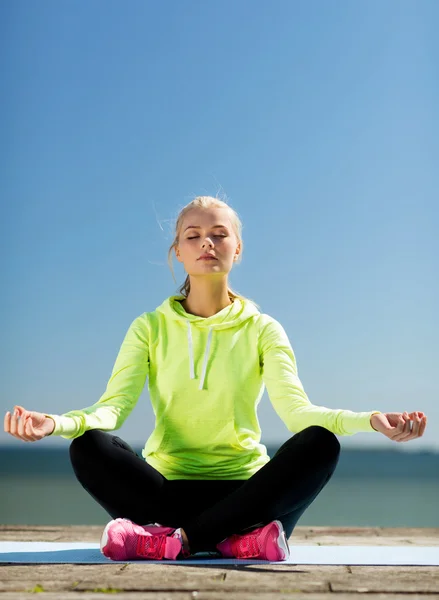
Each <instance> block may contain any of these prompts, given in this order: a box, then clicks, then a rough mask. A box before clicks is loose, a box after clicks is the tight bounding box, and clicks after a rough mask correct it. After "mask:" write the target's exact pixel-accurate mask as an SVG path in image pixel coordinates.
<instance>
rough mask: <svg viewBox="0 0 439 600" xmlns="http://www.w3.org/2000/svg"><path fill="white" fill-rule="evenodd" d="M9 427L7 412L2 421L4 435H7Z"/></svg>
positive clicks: (8, 414)
mask: <svg viewBox="0 0 439 600" xmlns="http://www.w3.org/2000/svg"><path fill="white" fill-rule="evenodd" d="M10 427H11V413H10V412H9V411H8V412H7V413H6V414H5V418H4V420H3V428H4V430H5V432H6V433H9V428H10Z"/></svg>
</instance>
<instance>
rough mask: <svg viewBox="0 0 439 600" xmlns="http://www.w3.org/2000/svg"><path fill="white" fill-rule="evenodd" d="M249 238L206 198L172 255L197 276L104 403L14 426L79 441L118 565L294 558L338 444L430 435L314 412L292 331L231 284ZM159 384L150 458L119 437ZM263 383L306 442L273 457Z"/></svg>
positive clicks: (382, 418)
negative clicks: (200, 555)
mask: <svg viewBox="0 0 439 600" xmlns="http://www.w3.org/2000/svg"><path fill="white" fill-rule="evenodd" d="M241 231H242V226H241V222H240V220H239V217H238V215H237V213H236V212H235V211H234V210H233V209H232V208H231V207H230V206H229V205H228V204H226V203H224V202H222V201H221V200H218V199H216V198H212V197H205V196H202V197H197V198H195V200H193V201H192V202H190V203H189V204H188V205H187V206H185V207H184V208H183V209H182V211H181V212H180V214H179V216H178V219H177V223H176V231H175V239H174V241H173V243H172V245H171V247H170V249H169V255H168V257H169V259H170V265H171V268H172V253H173V252H175V255H176V257H177V260H178V261H179V262H181V263H183V265H184V268H185V271H186V272H187V273H188V276H187V278H186V281H185V283H184V285H183V286H182V288H181V289H180V294H179V295H177V296H171V297H169V298H167V299H166V300H165V301H164V302H163V303H162V304H161V305H160V306H159V307H158V308H157V309H156V310H154V311H152V312H149V313H143V314H142V315H140V316H139V317H137V318H136V319H134V321H133V322H132V323H131V325H130V327H129V329H128V331H127V333H126V336H125V338H124V340H123V343H122V346H121V348H120V351H119V354H118V356H117V359H116V362H115V365H114V367H113V371H112V374H111V377H110V379H109V381H108V384H107V388H106V391H105V392H104V394H103V395H102V397H101V398H100V399H99V401H98V402H97V403H96V404H94V405H93V406H90V407H88V408H84V409H82V410H73V411H70V412H68V413H65V414H64V415H52V414H42V413H37V412H34V411H29V410H26V409H24V408H23V407H20V406H16V407H15V411H14V414H12V415H11V414H10V413H9V412H8V413H7V414H6V416H5V431H7V432H9V433H10V434H12V435H14V436H15V437H17V438H20V439H22V440H24V441H37V440H40V439H42V438H43V437H45V436H48V435H60V436H61V437H64V438H66V439H72V440H73V441H72V442H71V445H70V457H71V462H72V466H73V469H74V472H75V475H76V477H77V479H78V480H79V482H80V483H81V485H82V486H83V487H84V488H85V489H86V490H87V492H88V493H89V494H90V495H91V496H92V497H93V498H94V499H95V500H96V501H97V502H98V503H99V504H100V505H101V506H102V507H103V508H104V509H105V510H106V511H107V512H108V513H109V515H111V517H112V520H111V521H110V522H109V523H108V524H107V526H106V527H105V529H104V532H103V535H102V539H101V550H102V552H103V553H104V554H105V556H107V557H109V558H111V559H113V560H127V559H133V558H140V559H171V560H175V559H177V558H184V557H187V556H189V555H190V554H195V553H196V552H214V553H216V555H218V556H223V557H236V558H256V559H260V560H275V561H283V560H286V559H287V558H288V556H289V547H288V543H287V539H288V538H289V536H290V535H291V533H292V531H293V529H294V527H295V525H296V523H297V521H298V520H299V518H300V516H301V515H302V514H303V512H304V511H305V510H306V508H307V507H308V506H309V505H310V504H311V503H312V502H313V500H314V499H315V498H316V497H317V495H318V494H319V493H320V492H321V491H322V489H323V488H324V486H325V485H326V484H327V483H328V481H329V479H330V478H331V476H332V474H333V473H334V470H335V468H336V465H337V462H338V458H339V453H340V444H339V442H338V439H337V437H336V435H352V434H354V433H356V432H368V431H370V432H373V431H378V432H380V433H381V434H383V435H385V436H386V437H388V438H390V439H392V440H393V441H396V442H405V441H408V440H411V439H414V438H417V437H420V436H422V435H423V433H424V430H425V427H426V417H425V416H424V414H423V413H422V412H412V413H410V414H407V413H406V412H404V413H381V412H380V411H367V412H359V413H355V412H352V411H349V410H341V409H336V410H333V409H329V408H325V407H323V406H315V405H313V404H311V403H310V401H309V399H308V397H307V395H306V393H305V391H304V388H303V386H302V383H301V381H300V379H299V377H298V374H297V366H296V359H295V355H294V352H293V349H292V347H291V345H290V342H289V340H288V337H287V335H286V333H285V331H284V329H283V328H282V326H281V325H280V323H279V322H277V321H276V320H275V319H273V318H272V317H270V316H269V315H266V314H261V312H260V311H259V310H258V308H257V306H256V305H255V304H254V303H253V302H251V301H250V300H248V299H247V298H244V297H243V296H240V295H239V294H237V293H235V292H234V291H233V290H232V289H231V288H230V287H229V285H228V276H229V273H230V271H231V269H232V267H233V264H234V262H237V261H239V260H240V259H241V256H242V249H243V242H242V236H241ZM147 377H148V389H149V394H150V398H151V402H152V405H153V408H154V413H155V416H156V423H155V429H154V431H153V432H152V434H151V435H150V437H149V439H148V440H147V442H146V445H145V447H144V449H143V451H142V456H143V457H140V456H138V455H137V454H136V453H135V452H134V450H133V449H132V448H131V447H130V446H129V445H128V444H127V443H126V442H124V441H123V440H122V439H120V438H119V437H117V436H114V435H111V434H109V433H108V432H109V431H113V430H115V429H118V428H120V427H121V425H122V424H123V423H124V421H125V419H126V418H127V417H128V415H129V414H130V412H131V411H132V409H133V408H134V406H135V405H136V402H137V400H138V398H139V396H140V394H141V392H142V389H143V387H144V385H145V381H146V378H147ZM264 386H266V387H267V391H268V394H269V397H270V401H271V402H272V404H273V406H274V408H275V410H276V412H277V413H278V415H279V416H280V418H281V419H282V420H283V421H284V423H285V424H286V426H287V428H288V429H289V431H291V432H294V433H295V434H294V435H293V436H292V437H291V438H290V439H288V440H287V441H286V442H285V443H284V444H282V446H281V447H280V448H279V449H278V451H277V452H276V454H275V456H274V457H273V458H272V459H271V460H270V459H269V457H268V455H267V451H266V447H265V446H264V445H262V444H261V443H260V439H261V430H260V427H259V421H258V417H257V413H256V409H257V405H258V404H259V401H260V399H261V396H262V394H263V391H264ZM142 523H143V525H142Z"/></svg>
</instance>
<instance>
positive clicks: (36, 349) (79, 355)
mask: <svg viewBox="0 0 439 600" xmlns="http://www.w3.org/2000/svg"><path fill="white" fill-rule="evenodd" d="M438 17H439V5H438V4H437V3H436V2H434V1H431V2H428V1H423V0H420V1H419V2H416V3H414V2H407V1H404V0H401V1H396V0H389V1H388V2H384V3H383V2H378V1H376V0H372V1H367V2H366V1H358V2H350V1H342V0H341V1H339V2H337V3H328V2H324V1H318V0H314V1H313V2H302V1H300V2H296V1H289V0H284V1H279V0H278V1H274V2H270V3H268V2H262V1H252V2H250V1H247V0H240V1H239V2H235V3H233V2H201V1H194V0H188V1H186V2H177V1H172V2H170V1H165V2H160V3H157V2H154V3H153V2H146V1H145V2H143V1H142V2H140V1H130V2H114V1H105V2H104V1H103V0H95V1H94V2H85V1H82V0H81V1H76V2H70V1H63V2H58V1H56V2H55V1H49V0H44V1H42V2H39V3H31V2H26V1H23V0H16V1H15V2H13V3H3V4H2V6H1V7H0V68H1V73H2V82H3V94H2V95H1V98H0V105H1V115H2V124H1V128H2V132H3V133H2V143H1V147H0V152H1V166H0V169H1V180H2V186H1V187H2V194H1V195H2V217H3V218H2V219H1V225H0V227H1V229H0V233H1V244H2V273H1V274H2V283H3V293H2V294H1V296H0V311H1V315H2V318H1V330H2V342H3V343H2V345H1V372H0V376H1V381H2V385H1V398H0V407H1V408H2V409H3V414H4V412H6V410H8V409H12V407H13V405H14V404H16V403H17V404H21V405H23V406H25V407H26V408H28V409H32V410H38V411H41V412H52V413H58V414H61V413H63V412H66V411H67V410H70V409H73V408H82V407H85V406H90V405H91V404H93V403H94V402H96V401H97V400H98V399H99V397H100V396H101V394H102V393H103V391H104V390H105V386H106V383H107V381H108V378H109V376H110V373H111V369H112V366H113V363H114V360H115V358H116V355H117V352H118V349H119V347H120V344H121V342H122V339H123V336H124V335H125V332H126V330H127V328H128V326H129V324H130V323H131V321H132V320H133V319H134V318H135V317H136V316H138V315H139V314H141V313H143V312H145V311H151V310H154V309H155V308H156V306H158V305H159V304H160V303H161V302H162V300H163V299H164V298H165V297H167V296H169V295H171V294H173V293H175V292H176V289H177V286H176V284H175V283H174V281H173V279H172V276H171V273H170V271H169V269H168V267H167V265H166V255H167V250H168V247H169V245H170V243H171V242H172V225H173V220H174V219H175V217H176V216H177V213H178V210H179V209H180V208H181V207H182V206H184V205H185V204H186V203H187V202H189V201H190V200H191V199H192V198H193V197H194V196H196V195H200V194H211V195H215V194H219V195H221V197H225V198H227V200H228V201H229V203H230V204H231V205H232V206H233V207H234V208H235V209H236V210H237V211H238V213H239V214H240V216H241V218H242V220H243V224H244V229H243V234H244V244H245V249H244V254H243V262H242V264H240V265H238V266H236V267H235V269H234V271H233V272H232V274H231V278H230V282H231V285H232V287H234V288H235V289H237V290H239V291H240V292H242V293H243V294H245V295H247V296H249V297H250V298H253V299H254V300H255V301H256V302H257V303H258V304H259V305H260V306H261V309H262V311H263V312H266V313H268V314H270V315H272V316H273V317H275V318H276V319H278V320H279V321H280V322H281V323H282V324H283V326H284V327H285V329H286V331H287V333H288V335H289V338H290V341H291V344H292V346H293V348H294V351H295V353H296V358H297V362H298V368H299V376H300V378H301V380H302V382H303V384H304V387H305V390H306V392H307V394H308V396H309V398H310V400H311V402H313V403H314V404H319V405H324V406H328V407H331V408H346V409H349V410H354V411H362V410H381V411H383V412H387V411H404V410H407V411H413V410H421V411H424V412H425V413H426V414H427V416H428V418H429V423H428V427H427V431H426V432H425V435H424V437H423V438H422V439H419V440H415V441H412V442H410V443H409V444H396V443H395V442H391V441H390V440H388V439H387V438H385V437H384V436H381V435H379V434H357V435H354V436H352V437H349V438H348V437H343V438H340V441H341V442H342V444H344V445H346V446H364V445H367V446H371V445H375V446H381V447H384V448H389V449H390V448H392V449H398V450H404V451H412V450H419V449H421V448H436V449H439V442H438V439H439V437H438V435H437V431H438V429H437V428H438V424H439V408H438V406H439V403H438V395H439V394H438V392H439V383H438V377H437V374H438V364H439V351H438V343H437V340H438V337H439V325H438V318H437V312H438V310H437V307H438V306H439V283H438V282H439V277H438V273H439V269H438V262H439V261H438V257H439V242H438V240H439V236H438V231H439V209H438V192H437V190H438V183H439V181H438V180H439V170H438V167H437V166H438V164H439V143H438V140H439V125H438V110H437V106H439V98H438V95H439V94H438V91H439V79H438V74H437V59H438V56H439V39H438V37H437V31H436V26H435V24H436V23H437V22H438V21H437V19H438ZM174 265H175V267H174V268H175V273H176V277H177V282H178V283H180V282H182V281H183V279H184V272H183V270H182V268H181V265H180V264H179V263H177V262H176V261H174ZM259 419H260V423H261V427H262V432H263V437H262V441H263V442H265V443H275V444H277V443H279V444H280V443H281V442H282V441H284V440H285V439H287V437H289V436H290V435H291V434H290V432H288V430H287V429H286V427H285V425H284V424H283V423H282V421H281V420H280V419H279V417H278V416H277V415H276V413H275V412H274V410H273V408H272V407H271V404H270V402H269V399H268V396H267V394H265V395H264V398H263V400H262V403H261V405H260V409H259ZM153 426H154V421H153V413H152V409H151V407H150V405H149V397H148V392H147V389H146V388H145V390H144V392H143V393H142V396H141V398H140V400H139V403H138V404H137V406H136V408H135V409H134V411H133V413H132V414H131V415H130V417H129V418H128V420H127V421H126V423H125V424H124V426H123V427H122V429H120V430H119V432H118V435H121V436H122V437H124V438H125V439H126V440H127V441H129V442H130V443H134V444H138V445H143V443H144V442H145V441H146V439H147V437H148V436H149V435H150V433H151V431H152V429H153ZM2 429H3V428H2ZM0 441H1V443H8V442H9V443H13V444H16V445H21V444H23V442H21V441H18V440H15V439H14V438H12V437H11V436H8V435H7V434H5V433H3V432H1V433H0ZM66 443H68V442H67V441H66V440H62V439H61V438H58V439H47V440H44V441H43V442H40V444H47V445H49V444H66Z"/></svg>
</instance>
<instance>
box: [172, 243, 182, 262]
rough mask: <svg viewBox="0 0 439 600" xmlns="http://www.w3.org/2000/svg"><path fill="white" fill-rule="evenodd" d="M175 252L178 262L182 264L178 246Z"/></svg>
mask: <svg viewBox="0 0 439 600" xmlns="http://www.w3.org/2000/svg"><path fill="white" fill-rule="evenodd" d="M174 252H175V258H176V259H177V260H178V262H182V260H181V257H180V250H179V249H178V246H174Z"/></svg>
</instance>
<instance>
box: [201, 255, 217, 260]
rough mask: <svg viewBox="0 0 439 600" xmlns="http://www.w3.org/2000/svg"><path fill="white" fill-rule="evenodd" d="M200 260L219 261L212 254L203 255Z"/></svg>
mask: <svg viewBox="0 0 439 600" xmlns="http://www.w3.org/2000/svg"><path fill="white" fill-rule="evenodd" d="M198 260H217V258H216V257H215V256H212V255H211V254H203V256H200V258H199V259H198Z"/></svg>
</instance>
